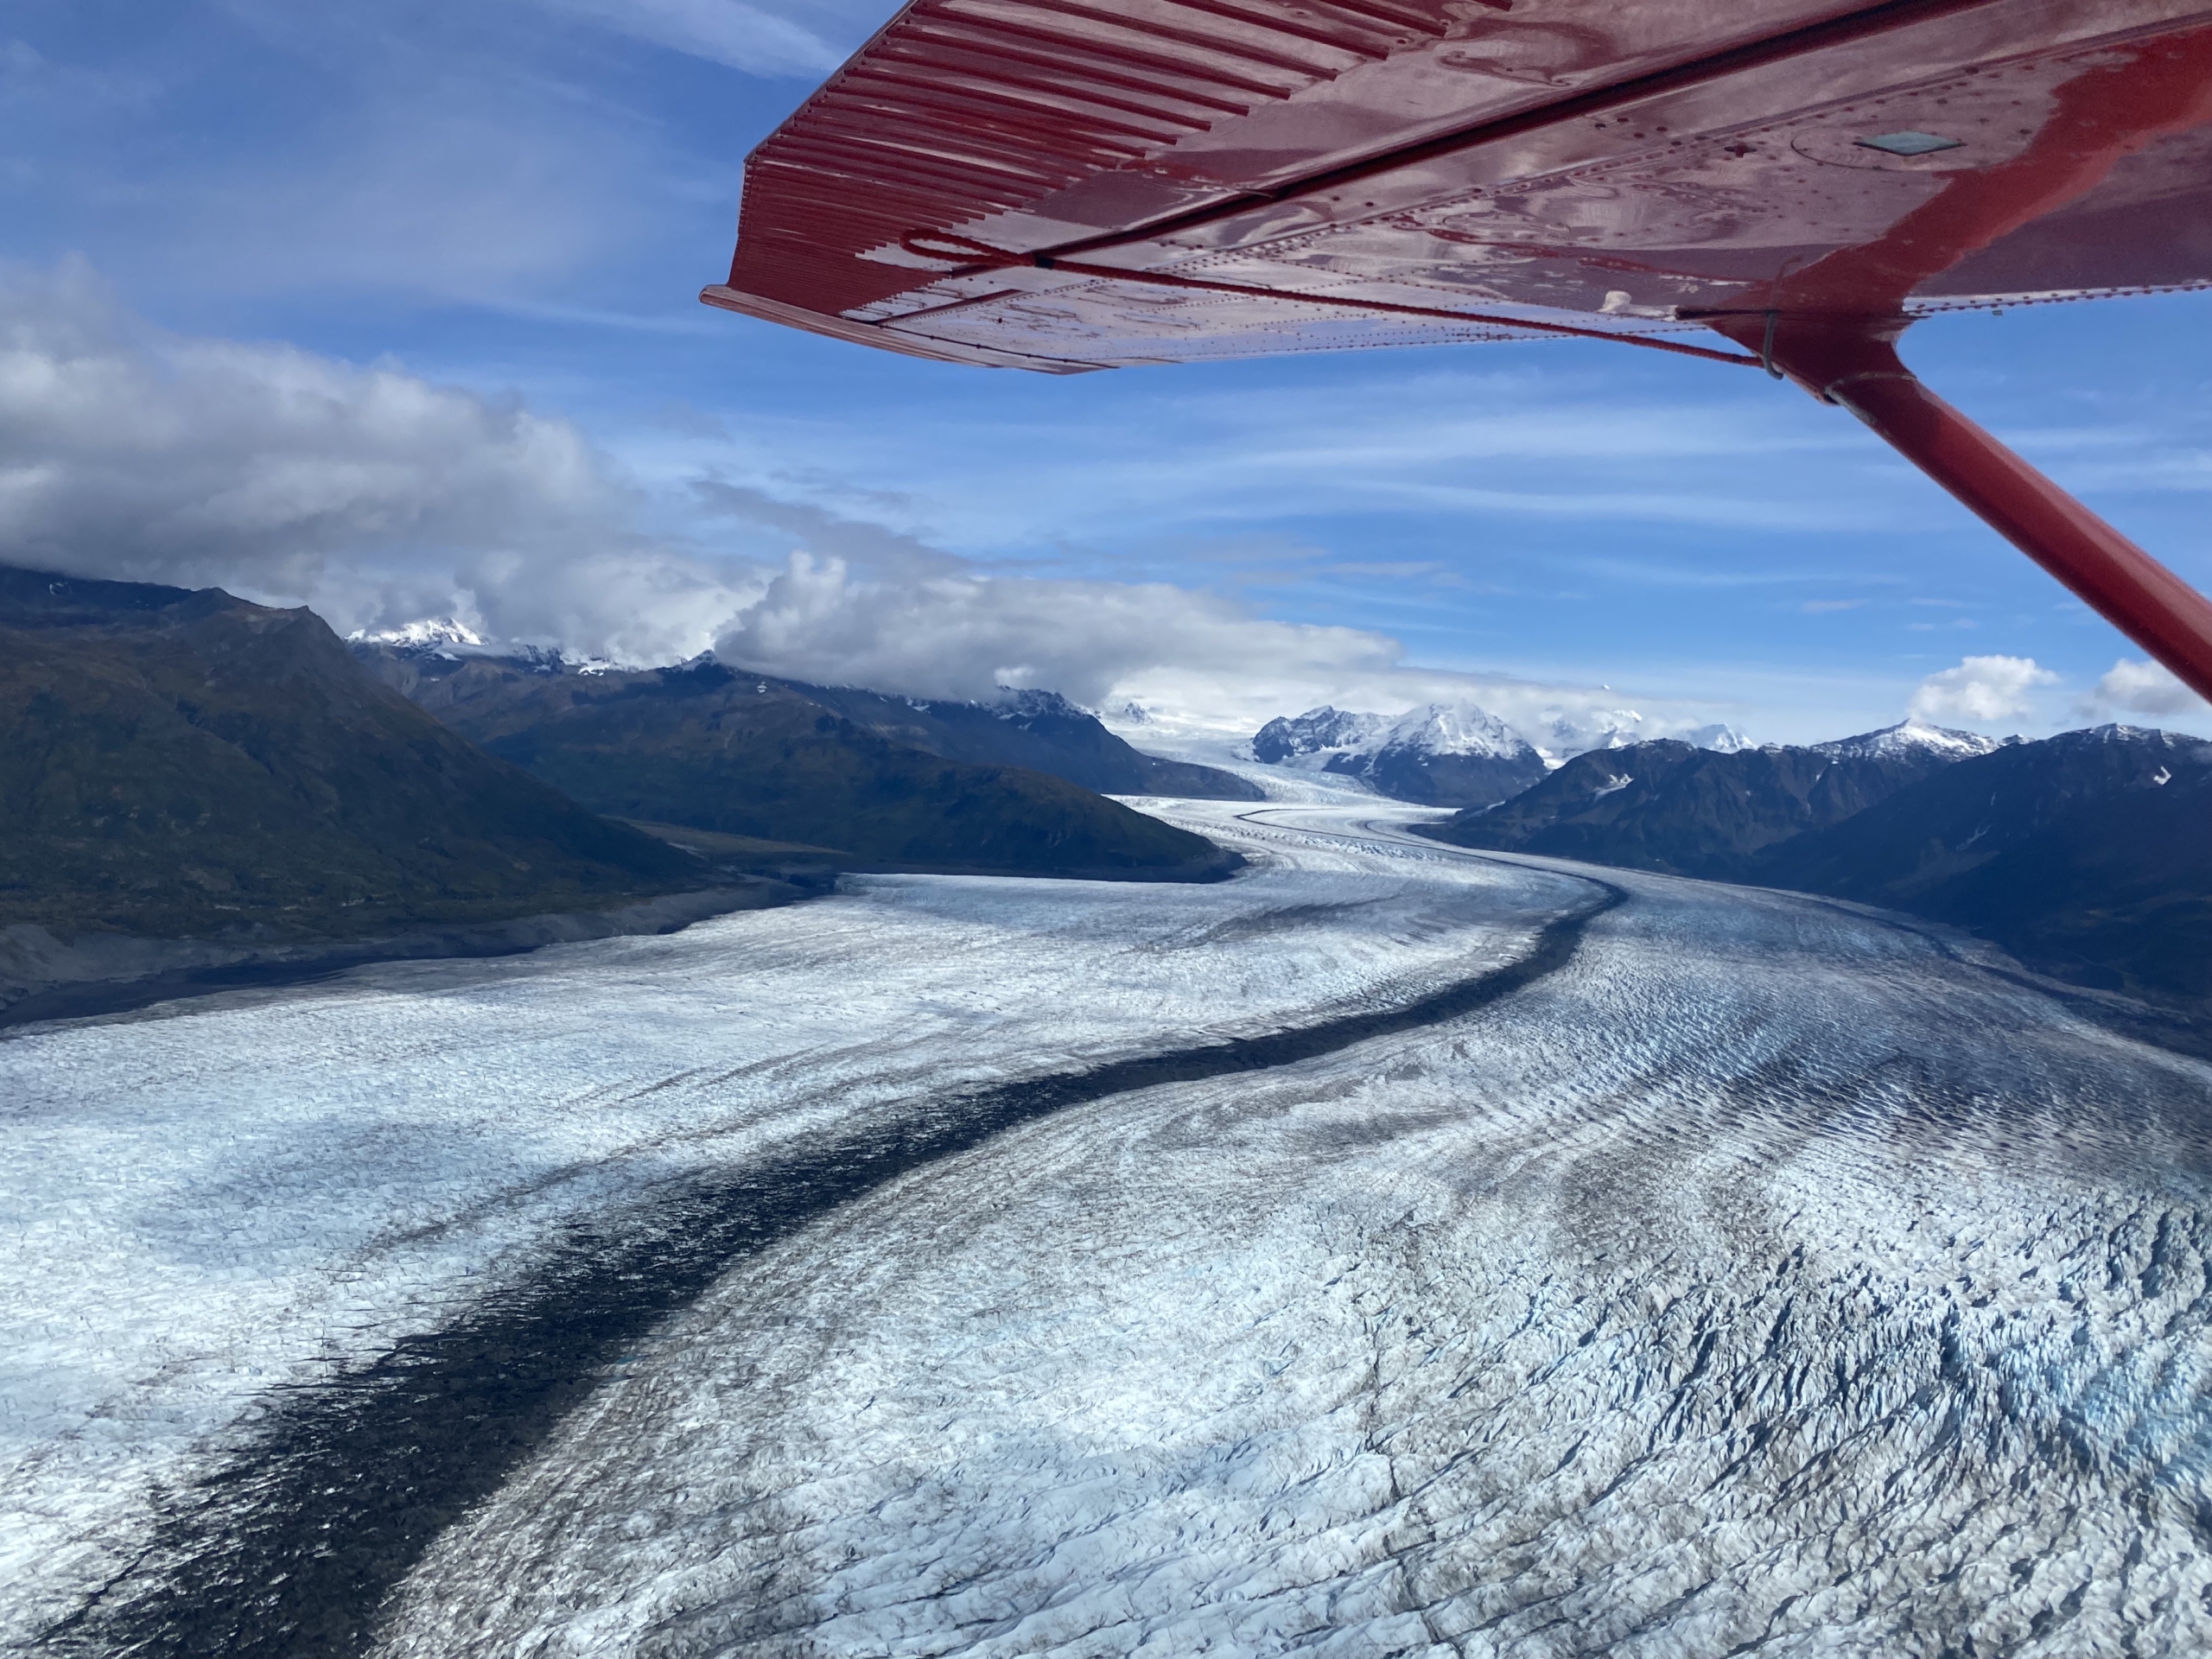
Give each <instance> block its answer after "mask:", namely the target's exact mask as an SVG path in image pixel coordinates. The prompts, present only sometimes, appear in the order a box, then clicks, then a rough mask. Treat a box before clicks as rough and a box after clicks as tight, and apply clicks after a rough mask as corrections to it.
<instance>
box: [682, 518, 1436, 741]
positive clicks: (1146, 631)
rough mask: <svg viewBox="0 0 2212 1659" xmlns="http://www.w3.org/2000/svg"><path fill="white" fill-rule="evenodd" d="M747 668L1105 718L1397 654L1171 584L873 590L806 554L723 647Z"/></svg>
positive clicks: (1033, 583) (975, 584)
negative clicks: (1020, 695) (1022, 694)
mask: <svg viewBox="0 0 2212 1659" xmlns="http://www.w3.org/2000/svg"><path fill="white" fill-rule="evenodd" d="M715 651H716V653H717V654H718V655H720V656H721V657H722V658H725V659H726V660H728V661H730V662H733V663H742V664H745V665H746V666H747V667H748V668H754V669H760V670H762V671H766V672H769V673H773V674H779V675H785V676H788V677H791V678H795V679H804V680H815V681H823V682H827V683H832V684H841V685H867V686H874V687H876V688H878V689H880V690H893V691H900V692H905V693H907V694H909V695H912V696H935V697H964V698H969V699H975V700H983V699H988V698H991V697H994V696H997V695H998V694H999V692H1000V691H1001V690H1002V689H1005V688H1009V687H1032V686H1034V687H1042V688H1045V689H1047V690H1056V691H1058V692H1060V693H1062V694H1063V695H1064V696H1068V697H1071V698H1073V699H1074V700H1075V701H1077V702H1084V703H1089V704H1094V705H1095V704H1097V703H1101V702H1105V701H1106V700H1107V699H1108V697H1109V696H1110V695H1111V694H1113V693H1114V692H1116V690H1122V691H1126V690H1128V688H1129V687H1130V686H1131V685H1132V684H1133V683H1135V682H1138V681H1140V680H1141V679H1142V678H1143V677H1146V676H1147V675H1159V674H1160V673H1163V672H1174V671H1188V670H1191V669H1199V670H1202V671H1213V672H1227V673H1231V674H1249V673H1251V672H1254V671H1260V672H1266V671H1269V670H1277V671H1279V670H1280V669H1281V668H1282V667H1283V666H1285V665H1286V664H1296V665H1298V667H1299V668H1300V670H1301V671H1304V672H1306V673H1309V674H1310V673H1313V672H1315V671H1323V672H1330V671H1333V672H1336V673H1338V674H1343V675H1348V676H1356V675H1370V676H1372V675H1376V674H1384V673H1388V672H1389V671H1391V670H1393V669H1395V668H1396V667H1397V666H1398V664H1399V661H1400V658H1402V654H1403V652H1402V647H1401V646H1400V645H1398V644H1397V642H1396V641H1395V640H1393V639H1386V638H1385V637H1383V635H1380V634H1375V633H1368V632H1363V631H1361V630H1359V629H1356V628H1332V627H1317V626H1312V625H1309V624H1300V623H1290V622H1271V621H1266V620H1261V619H1258V618H1255V617H1253V616H1251V615H1249V614H1248V613H1246V612H1244V611H1243V609H1242V608H1241V607H1238V606H1236V605H1235V604H1234V603H1232V602H1231V601H1227V600H1224V599H1219V598H1217V597H1214V596H1212V595H1210V594H1195V593H1192V592H1190V591H1189V590H1188V589H1185V588H1174V587H1170V586H1168V585H1167V584H1166V583H1159V582H1145V583H1122V582H1068V581H1051V580H1045V579H1040V578H1037V577H1019V576H1017V577H1001V578H993V577H989V576H987V575H982V574H980V573H977V572H975V571H972V570H958V571H948V572H944V573H942V574H936V575H918V576H917V575H906V576H903V577H901V578H899V579H895V580H880V579H878V580H871V579H868V578H867V577H865V576H863V575H859V574H856V573H855V570H854V569H853V567H852V566H851V565H850V564H849V563H848V562H847V561H846V560H845V559H843V558H841V557H837V556H834V555H829V556H817V555H816V554H814V553H810V552H797V553H793V554H792V555H791V559H790V561H789V563H787V564H786V566H785V569H784V570H783V571H782V572H781V573H780V574H779V575H777V576H776V578H775V579H774V581H772V582H771V583H770V584H769V586H768V588H767V590H766V592H765V593H764V594H762V595H761V597H760V600H759V601H757V602H755V603H754V604H753V605H751V606H749V607H747V608H746V609H744V610H742V611H741V612H740V613H738V614H737V615H736V616H735V617H734V619H733V620H731V623H730V625H729V626H728V629H727V630H726V631H725V632H723V634H722V636H721V639H719V640H718V641H717V642H716V645H715Z"/></svg>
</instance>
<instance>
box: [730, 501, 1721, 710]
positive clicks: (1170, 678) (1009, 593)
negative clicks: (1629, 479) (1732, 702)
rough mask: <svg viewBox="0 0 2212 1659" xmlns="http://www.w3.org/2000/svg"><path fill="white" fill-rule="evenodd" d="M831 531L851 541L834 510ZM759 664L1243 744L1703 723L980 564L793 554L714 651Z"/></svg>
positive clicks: (1161, 598)
mask: <svg viewBox="0 0 2212 1659" xmlns="http://www.w3.org/2000/svg"><path fill="white" fill-rule="evenodd" d="M836 527H837V528H838V529H839V531H840V533H839V534H836V535H835V536H833V537H832V538H831V539H833V540H839V541H847V542H849V541H851V540H852V539H853V538H852V537H851V535H850V533H849V532H850V530H851V528H852V527H851V526H850V525H849V523H847V522H846V521H836ZM715 652H716V654H717V655H718V656H720V657H721V658H723V659H724V660H725V661H728V662H730V663H732V664H739V665H741V666H743V667H745V668H748V669H753V670H755V671H760V672H763V673H769V674H774V675H778V676H780V677H789V678H792V679H800V680H810V681H814V682H817V683H828V684H832V685H861V686H868V687H871V688H873V689H874V690H881V691H892V692H898V693H903V694H905V695H906V696H925V697H958V698H963V699H967V700H969V701H975V702H988V701H990V700H992V699H993V698H995V697H997V696H1000V695H1001V693H1002V692H1003V691H1004V690H1008V689H1014V688H1025V687H1039V688H1042V689H1046V690H1055V691H1058V692H1060V693H1061V694H1062V695H1063V696H1067V697H1070V698H1071V699H1073V700H1074V701H1076V702H1080V703H1083V704H1085V705H1087V706H1089V707H1090V708H1094V709H1103V710H1104V711H1106V712H1107V713H1108V714H1109V715H1111V716H1113V717H1115V718H1116V719H1117V720H1122V721H1128V722H1129V723H1130V724H1132V725H1141V726H1142V727H1144V728H1147V730H1148V731H1149V732H1150V733H1151V734H1153V736H1154V739H1155V740H1159V739H1161V738H1169V739H1182V738H1212V739H1234V738H1239V737H1248V736H1249V735H1250V734H1251V733H1252V732H1254V731H1255V730H1256V729H1257V728H1259V727H1260V726H1262V724H1264V723H1265V722H1266V721H1268V720H1270V719H1273V718H1274V716H1275V715H1284V714H1294V713H1297V712H1300V711H1301V710H1303V709H1310V708H1313V707H1316V706H1318V705H1319V704H1321V703H1324V702H1328V703H1334V704H1336V705H1337V706H1338V707H1341V708H1349V709H1363V710H1369V711H1372V712H1376V713H1384V714H1392V715H1395V714H1398V713H1400V712H1402V711H1403V710H1404V709H1408V708H1413V707H1417V706H1419V705H1421V704H1422V703H1427V702H1443V703H1459V702H1478V703H1480V704H1481V705H1482V706H1483V707H1484V708H1486V709H1490V710H1491V712H1492V713H1494V714H1497V715H1500V716H1501V717H1502V718H1503V719H1504V720H1505V721H1507V723H1508V724H1510V725H1511V726H1513V727H1514V728H1516V730H1518V731H1520V732H1522V734H1524V735H1525V736H1527V737H1528V738H1529V741H1531V742H1533V743H1535V744H1536V745H1537V746H1538V747H1540V748H1543V749H1545V750H1547V751H1548V752H1550V753H1554V754H1571V753H1578V752H1580V750H1583V749H1586V748H1594V747H1604V746H1605V745H1608V744H1612V743H1619V742H1632V741H1636V740H1637V739H1638V738H1640V737H1655V736H1662V735H1666V734H1671V733H1675V732H1678V731H1688V730H1689V729H1691V728H1694V727H1695V726H1697V725H1700V724H1702V723H1706V722H1709V721H1710V720H1711V718H1712V715H1711V712H1710V710H1708V709H1704V708H1702V707H1692V706H1689V705H1683V706H1681V707H1675V706H1672V705H1663V706H1662V707H1660V708H1657V709H1645V710H1639V709H1626V708H1623V707H1622V706H1621V704H1620V698H1619V696H1618V693H1616V692H1614V691H1613V690H1611V689H1610V688H1607V687H1604V686H1587V687H1584V686H1572V685H1552V684H1542V683H1534V682H1529V681H1524V680H1515V679H1510V678H1507V677H1503V676H1497V675H1481V674H1469V673H1461V672H1455V671H1450V670H1445V669H1433V668H1424V667H1421V666H1419V665H1417V664H1408V662H1407V661H1406V660H1405V650H1404V647H1403V646H1402V645H1400V644H1399V642H1398V641H1397V640H1395V639H1391V638H1389V636H1387V635H1384V634H1380V633H1375V632H1368V631H1366V630H1363V629H1359V628H1345V627H1325V626H1315V625H1312V624H1306V623H1292V622H1281V621H1274V620H1268V619H1267V618H1263V617H1257V616H1254V615H1253V614H1251V613H1249V611H1247V610H1246V609H1245V608H1244V607H1243V606H1241V605H1239V604H1237V603H1236V602H1235V601H1231V600H1228V599H1224V598H1221V597H1219V596H1217V595H1214V594H1201V593H1193V592H1192V591H1190V590H1189V589H1187V588H1177V587H1173V586H1171V585H1169V584H1166V583H1163V582H1145V583H1128V582H1075V581H1062V580H1052V579H1048V578H1042V577H1035V576H1006V575H997V576H994V575H986V574H984V573H982V572H979V571H976V570H975V569H972V568H959V569H914V568H912V566H908V565H905V564H903V563H902V564H900V565H899V566H894V567H893V569H890V570H888V571H886V570H881V569H878V570H873V571H868V572H866V573H863V572H862V571H861V570H860V569H858V568H857V567H856V564H855V562H853V561H850V560H848V559H847V558H844V557H842V556H837V555H835V554H825V553H817V552H797V553H793V554H792V555H791V557H790V559H789V560H788V561H787V562H786V563H785V568H784V569H783V570H782V571H781V572H780V573H779V574H778V575H776V577H775V578H774V580H773V581H772V582H770V583H769V584H768V586H767V588H766V590H765V591H764V592H763V593H762V594H761V595H760V598H759V599H758V600H757V601H754V602H753V604H751V605H749V606H747V607H746V608H744V609H743V610H741V612H740V613H738V614H737V615H736V616H735V617H734V618H733V619H732V620H731V622H730V624H729V626H728V628H726V629H725V630H724V631H723V632H722V634H721V638H720V639H718V640H717V641H716V644H715Z"/></svg>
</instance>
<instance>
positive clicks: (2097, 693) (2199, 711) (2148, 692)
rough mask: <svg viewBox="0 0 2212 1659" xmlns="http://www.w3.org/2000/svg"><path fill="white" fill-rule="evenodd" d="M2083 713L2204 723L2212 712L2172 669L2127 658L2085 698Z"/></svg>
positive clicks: (2114, 667)
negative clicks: (2177, 718) (2189, 719)
mask: <svg viewBox="0 0 2212 1659" xmlns="http://www.w3.org/2000/svg"><path fill="white" fill-rule="evenodd" d="M2082 712H2083V713H2084V714H2086V715H2089V716H2090V717H2091V718H2093V719H2094V718H2098V717H2102V718H2106V719H2110V718H2111V717H2112V716H2113V715H2187V716H2193V717H2195V718H2196V719H2198V720H2200V721H2201V720H2202V718H2203V717H2204V716H2205V715H2207V714H2209V713H2212V709H2207V708H2206V706H2205V702H2204V699H2203V698H2202V697H2200V696H2197V695H2196V692H2194V691H2192V690H2190V689H2189V688H2188V687H2187V686H2185V685H2183V683H2181V682H2180V681H2179V680H2177V679H2176V678H2175V677H2174V676H2173V673H2172V671H2171V670H2169V669H2167V668H2165V667H2164V666H2163V665H2161V664H2158V663H2149V662H2144V663H2135V662H2130V661H2128V660H2127V658H2124V657H2123V658H2120V661H2118V662H2116V663H2114V664H2113V665H2112V671H2111V672H2109V673H2107V675H2106V676H2105V677H2103V678H2102V679H2101V680H2099V681H2098V682H2097V684H2096V689H2095V690H2093V691H2092V692H2090V694H2089V695H2088V697H2086V698H2084V699H2083V701H2082Z"/></svg>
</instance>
